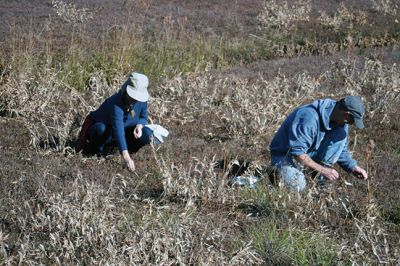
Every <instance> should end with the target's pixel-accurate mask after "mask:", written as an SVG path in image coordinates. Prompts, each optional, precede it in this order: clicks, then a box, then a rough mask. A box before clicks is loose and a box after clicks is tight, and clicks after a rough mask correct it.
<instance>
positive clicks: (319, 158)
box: [270, 96, 368, 191]
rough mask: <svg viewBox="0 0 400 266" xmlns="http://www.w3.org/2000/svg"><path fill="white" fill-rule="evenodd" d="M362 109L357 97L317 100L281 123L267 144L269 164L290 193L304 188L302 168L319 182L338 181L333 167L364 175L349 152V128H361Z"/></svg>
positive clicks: (361, 176)
mask: <svg viewBox="0 0 400 266" xmlns="http://www.w3.org/2000/svg"><path fill="white" fill-rule="evenodd" d="M363 116H364V106H363V103H362V101H361V98H360V97H358V96H346V97H345V98H343V99H341V100H339V101H336V100H332V99H321V100H316V101H314V102H312V103H310V104H307V105H304V106H301V107H299V108H297V109H296V110H294V111H293V112H292V113H291V114H290V115H289V116H288V117H287V118H286V119H285V121H284V122H283V124H282V125H281V127H280V128H279V130H278V132H277V133H276V135H275V136H274V138H273V139H272V142H271V144H270V153H271V161H272V165H273V166H275V167H276V169H277V172H278V175H279V176H280V178H281V181H283V183H284V184H285V185H287V186H288V187H289V189H290V190H295V191H302V190H304V189H305V187H306V178H305V176H304V173H303V170H304V168H308V169H310V170H311V171H313V173H315V174H317V173H318V174H319V176H320V180H321V182H324V181H325V180H326V179H329V180H331V181H334V180H337V179H338V178H339V174H338V172H337V171H336V170H335V169H333V165H334V164H335V163H338V164H339V165H340V166H341V168H342V169H344V170H345V171H347V172H349V173H352V174H353V175H355V176H356V177H358V178H360V179H367V178H368V175H367V172H366V171H365V170H364V169H363V168H361V167H359V166H358V165H357V162H356V161H355V160H354V159H352V157H351V154H350V153H349V151H348V128H349V126H348V125H352V124H354V125H355V126H356V127H357V128H363V127H364V123H363Z"/></svg>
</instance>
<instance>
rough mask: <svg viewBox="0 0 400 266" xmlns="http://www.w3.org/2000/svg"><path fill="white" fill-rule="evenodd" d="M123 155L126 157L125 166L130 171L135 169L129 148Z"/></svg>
mask: <svg viewBox="0 0 400 266" xmlns="http://www.w3.org/2000/svg"><path fill="white" fill-rule="evenodd" d="M122 157H123V158H124V162H125V166H126V167H127V168H128V170H129V171H131V172H134V171H135V163H134V162H133V160H132V159H131V157H130V156H129V152H128V151H127V150H125V151H123V152H122Z"/></svg>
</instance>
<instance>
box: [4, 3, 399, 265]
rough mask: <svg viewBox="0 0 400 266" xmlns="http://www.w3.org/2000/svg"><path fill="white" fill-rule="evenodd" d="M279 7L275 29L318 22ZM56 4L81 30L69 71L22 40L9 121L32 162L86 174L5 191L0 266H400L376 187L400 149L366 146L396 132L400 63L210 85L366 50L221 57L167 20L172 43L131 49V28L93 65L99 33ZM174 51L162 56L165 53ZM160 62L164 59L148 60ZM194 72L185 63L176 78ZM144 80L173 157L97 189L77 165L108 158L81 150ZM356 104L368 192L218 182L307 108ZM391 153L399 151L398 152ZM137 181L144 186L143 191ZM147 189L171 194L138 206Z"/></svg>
mask: <svg viewBox="0 0 400 266" xmlns="http://www.w3.org/2000/svg"><path fill="white" fill-rule="evenodd" d="M271 2H273V3H275V5H272V6H266V8H269V9H267V10H264V11H262V12H266V13H264V14H261V15H260V17H259V18H261V19H262V18H263V16H264V19H267V17H266V16H265V15H266V14H270V12H273V11H275V10H274V8H275V9H277V10H278V11H280V13H278V15H277V16H276V17H275V20H274V21H273V22H274V23H276V24H275V25H274V26H273V27H272V29H274V27H277V28H278V29H279V28H280V29H282V28H285V29H288V30H294V29H295V28H296V23H304V22H306V21H302V19H300V18H301V17H302V16H303V15H304V14H305V15H307V16H304V17H308V14H309V12H310V10H311V6H310V2H309V1H306V2H304V1H298V2H296V3H297V4H296V5H294V6H292V7H290V6H289V5H288V4H285V5H282V6H279V7H278V6H277V2H276V1H275V2H274V1H268V3H271ZM380 3H381V4H382V3H384V2H382V1H380ZM385 3H389V2H385ZM128 4H129V3H127V5H128ZM143 4H146V1H144V2H143ZM53 5H54V7H55V8H56V9H57V11H60V10H66V11H64V12H65V13H63V14H64V15H63V16H66V17H65V20H66V21H67V22H68V23H75V26H73V25H71V26H73V27H76V29H77V30H76V31H75V33H74V34H75V35H74V36H70V37H71V39H69V40H70V44H73V45H71V46H70V47H73V48H70V49H67V50H66V51H64V52H65V54H62V55H64V56H65V57H64V58H62V59H60V58H57V56H56V51H54V50H52V48H51V45H52V41H53V40H51V39H46V40H42V41H41V42H40V43H42V44H43V43H44V44H45V47H48V50H45V53H44V54H42V55H44V56H43V57H40V59H38V58H35V57H34V55H33V54H34V53H31V52H32V50H34V49H35V48H34V47H36V45H37V44H38V43H37V41H38V38H39V37H38V36H36V35H35V34H34V33H31V34H30V35H29V34H28V35H23V36H20V37H21V40H19V41H18V38H19V37H18V38H17V37H15V38H14V39H13V40H12V47H11V49H12V52H13V53H14V54H13V58H12V59H10V58H6V59H4V62H5V67H2V70H1V72H2V74H1V82H0V86H1V91H0V108H1V110H2V111H1V113H2V115H4V116H8V117H10V118H12V119H15V120H18V121H20V122H21V123H22V125H24V126H25V127H26V128H27V129H28V132H29V137H30V140H31V144H32V146H33V147H34V148H35V151H29V150H28V151H25V152H27V153H28V154H27V155H26V156H33V157H34V156H38V155H40V154H42V153H47V154H50V156H52V157H55V158H59V161H60V162H61V164H62V163H65V160H66V159H65V158H75V161H73V162H74V163H76V169H75V168H73V169H69V172H68V173H69V179H67V180H65V178H63V177H61V175H60V174H59V172H57V171H56V169H57V168H56V167H57V166H50V165H49V166H47V168H46V170H45V173H39V172H37V173H29V175H27V174H26V173H23V172H20V171H17V170H16V173H17V174H16V176H9V177H4V176H2V179H1V182H4V184H6V185H7V186H8V187H9V188H10V190H9V191H7V193H6V195H1V197H0V202H1V203H2V204H1V207H0V214H1V220H0V221H1V223H0V261H1V264H4V265H14V264H56V265H65V264H95V265H102V264H113V265H114V264H115V265H127V264H132V265H136V264H146V265H147V264H151V265H171V264H181V265H210V264H212V265H226V264H229V265H263V264H271V265H274V264H275V265H278V264H279V265H281V264H293V265H333V264H354V265H359V264H379V263H380V264H393V265H395V264H398V263H400V262H399V260H398V258H399V252H400V250H399V247H398V239H396V237H395V236H393V234H394V233H395V232H396V231H394V230H393V227H392V226H391V225H390V221H388V220H387V219H385V216H384V215H383V211H382V206H381V205H380V204H381V202H382V199H378V198H376V196H375V195H376V193H375V192H376V191H377V190H378V189H379V187H372V184H379V183H377V181H376V180H377V179H378V178H381V179H385V178H388V177H386V176H380V175H379V174H380V173H379V172H378V169H383V168H384V167H386V165H385V163H390V166H391V167H393V169H395V168H396V165H395V162H396V158H397V159H398V158H399V154H398V151H397V150H396V149H392V150H385V149H383V148H382V147H383V145H384V143H382V142H378V143H377V145H376V147H372V146H371V147H370V149H374V151H376V153H372V151H370V150H368V149H366V147H367V146H366V144H367V143H370V141H371V140H372V141H373V140H374V139H375V138H378V137H379V135H380V132H379V131H377V130H374V127H373V126H372V125H374V124H373V123H378V122H379V123H381V124H382V125H387V126H389V125H396V123H397V125H398V121H397V120H398V119H397V112H398V106H399V101H400V96H399V94H400V92H399V87H400V85H399V82H400V77H399V71H398V64H397V63H390V64H388V63H385V62H383V60H379V59H378V58H371V57H370V58H363V57H362V56H356V55H354V54H351V55H350V56H347V57H345V59H342V60H336V59H332V58H329V59H326V60H332V61H334V63H332V64H328V65H330V66H329V67H328V68H326V69H324V70H322V69H321V70H319V71H317V72H315V71H314V72H308V71H307V66H304V68H301V71H298V72H297V73H295V74H290V73H289V74H287V73H286V72H285V71H284V70H282V71H280V72H279V74H274V75H273V76H272V77H266V76H263V75H259V76H257V77H253V78H251V79H248V78H241V77H238V76H235V75H224V74H221V73H219V72H218V73H217V72H216V71H210V70H212V69H214V70H215V68H217V69H218V68H220V67H228V66H230V65H234V64H236V63H238V62H243V61H242V60H243V59H245V60H257V59H259V58H264V56H266V55H268V56H271V57H272V58H277V57H285V58H289V57H297V58H298V59H299V60H301V56H309V55H312V54H314V53H317V54H319V55H326V54H334V53H335V52H336V51H337V50H341V49H349V48H354V47H355V44H354V43H353V44H352V45H350V44H349V42H348V41H346V42H347V43H344V41H345V40H342V41H343V42H342V43H340V42H336V43H335V42H326V43H322V41H321V40H317V41H309V42H305V43H303V44H299V43H297V42H293V41H291V40H289V39H287V34H289V35H290V31H288V32H285V34H284V35H285V36H284V37H282V38H281V37H279V40H278V41H277V42H275V41H271V40H268V41H267V42H266V44H264V45H266V46H267V50H268V52H265V51H262V52H261V51H258V52H254V47H251V48H252V49H250V50H251V51H250V52H249V51H248V48H249V47H250V46H247V45H253V44H254V43H250V44H249V43H248V42H244V41H243V42H240V43H239V44H240V45H237V46H236V44H237V43H235V41H232V43H227V44H221V42H220V45H219V46H213V45H214V44H211V45H210V43H208V42H207V41H203V42H201V41H200V40H198V39H195V41H194V42H192V41H191V38H192V36H191V35H190V34H189V33H187V32H185V23H187V22H185V21H174V20H173V18H171V17H170V18H166V20H165V21H164V23H165V25H164V28H163V31H162V32H161V33H159V34H160V35H157V36H158V37H157V38H155V39H152V41H153V42H154V45H153V46H152V45H150V44H149V43H147V41H148V40H146V39H144V38H143V36H141V35H136V36H139V37H138V38H132V39H131V38H124V36H127V35H128V36H131V35H129V34H130V33H131V32H129V31H128V30H129V28H128V27H122V29H120V30H118V29H115V28H112V29H109V30H108V31H107V32H106V33H104V34H105V35H104V36H105V38H104V39H105V41H104V42H103V43H102V44H101V47H102V49H103V50H102V51H101V53H98V54H95V57H85V54H86V52H87V50H85V49H83V48H82V47H83V45H82V44H84V39H83V38H82V39H79V38H77V37H79V31H80V30H82V31H83V29H84V25H81V24H84V21H85V19H90V18H89V17H87V16H89V15H87V14H88V13H87V12H86V11H85V10H80V9H79V8H77V7H76V6H73V5H66V4H65V3H64V2H63V1H53ZM298 7H301V8H298ZM282 8H285V10H281V9H282ZM60 12H61V11H60ZM299 12H300V13H299ZM68 14H70V15H68ZM279 14H280V15H279ZM320 14H321V13H320ZM283 15H285V16H283ZM389 15H390V14H389ZM60 16H61V15H60ZM82 16H83V17H82ZM326 16H328V15H326ZM326 16H325V17H324V19H323V20H322V22H321V23H327V24H325V25H324V26H328V27H333V28H334V29H339V30H340V29H342V28H343V27H342V26H343V24H342V23H344V24H346V23H353V22H354V21H357V20H358V19H359V18H363V17H364V15H363V13H361V12H360V13H358V12H355V11H351V12H350V11H349V9H346V7H344V6H343V7H342V8H341V9H340V10H339V11H338V13H337V15H335V16H334V17H329V18H328V17H326ZM81 17H82V18H81ZM304 17H303V18H304ZM68 18H69V20H68ZM278 18H280V19H282V21H278ZM299 20H301V21H299ZM71 21H74V22H71ZM361 22H363V20H360V21H359V23H360V24H362V23H361ZM357 23H358V22H357ZM337 25H338V26H337ZM335 27H336V28H335ZM341 27H342V28H341ZM177 28H178V30H177ZM78 29H79V30H78ZM352 29H354V27H353V28H352ZM267 30H270V29H267ZM346 30H350V28H349V27H347V28H346ZM48 33H49V35H48V36H51V32H50V31H49V32H48ZM72 37H73V38H72ZM49 38H50V37H49ZM257 38H261V37H259V36H258V37H257ZM371 38H372V37H371ZM374 38H375V37H374ZM376 38H377V39H376V40H375V41H376V42H375V43H374V44H368V45H370V46H368V45H366V46H367V47H371V46H374V45H375V44H376V43H385V42H386V39H385V38H389V37H382V39H379V38H378V37H376ZM390 38H394V41H393V42H386V44H387V45H389V44H393V43H396V42H397V43H398V39H395V36H394V37H393V36H392V37H390ZM176 39H178V41H175V40H176ZM24 40H25V41H24ZM363 40H365V39H363ZM163 41H165V43H163V45H164V46H163V45H162V44H160V42H163ZM255 43H256V42H255ZM371 43H372V42H371ZM194 44H197V45H198V46H196V45H194ZM242 44H243V46H241V45H242ZM80 45H82V46H80ZM269 45H270V46H269ZM266 46H262V47H261V46H259V47H256V48H257V49H258V48H259V49H260V50H262V49H264V48H265V47H266ZM149 47H150V48H152V49H150V50H146V49H147V48H149ZM232 47H233V48H232ZM137 49H139V51H144V50H146V51H147V55H146V56H145V57H143V58H140V57H138V54H137V52H136V51H137ZM257 49H255V50H257ZM394 49H396V47H395V48H394ZM316 50H318V51H319V52H315V51H316ZM349 53H351V51H349ZM106 54H109V55H110V56H106ZM215 54H216V56H215ZM249 54H250V56H248V55H249ZM392 54H393V53H392ZM81 57H82V58H81ZM182 58H183V59H184V60H183V63H181V62H179V63H178V59H179V60H182ZM249 58H250V59H249ZM354 58H356V59H354ZM89 59H90V60H89ZM2 60H3V59H2ZM91 60H93V61H91ZM85 61H86V62H85ZM60 62H62V63H63V64H59V63H60ZM64 63H65V64H64ZM136 69H141V70H143V71H144V72H145V73H151V75H153V77H154V76H156V75H157V76H158V79H152V80H155V81H153V83H152V84H151V88H150V91H151V94H152V98H151V101H150V113H151V116H152V119H153V120H154V121H155V122H157V123H160V124H162V125H165V126H166V127H167V128H169V129H171V131H172V132H173V133H176V134H175V136H174V134H172V136H171V140H174V141H175V142H174V143H173V144H171V145H170V146H167V147H171V149H170V150H163V149H158V148H157V147H156V146H152V147H150V148H149V149H148V150H147V152H149V153H150V154H151V155H149V157H151V158H152V159H153V163H154V165H151V166H149V168H150V169H151V171H153V172H151V173H146V174H143V176H136V177H135V178H136V179H135V178H133V177H132V176H128V175H124V174H121V173H117V172H119V170H118V169H119V168H117V167H116V166H114V168H112V171H115V172H116V173H115V174H112V175H110V176H109V179H107V176H106V177H103V179H101V178H100V177H98V178H89V177H88V176H85V174H84V173H86V174H87V172H85V171H84V170H85V169H83V168H80V167H85V166H86V165H85V164H80V162H81V161H85V160H94V161H95V162H97V161H96V160H97V159H88V158H82V157H79V156H80V155H77V154H75V152H74V151H73V144H74V141H75V140H76V138H77V134H78V130H79V127H80V125H81V122H82V120H83V118H84V116H85V115H86V114H87V113H88V112H89V111H91V110H93V109H94V108H96V107H97V106H98V105H99V104H100V103H101V101H102V100H103V99H104V98H106V97H107V96H109V95H111V94H112V93H114V92H115V91H117V89H118V86H119V84H121V83H122V82H123V80H124V79H125V74H127V73H128V72H129V71H131V70H136ZM128 70H129V71H128ZM6 73H7V74H6ZM167 73H168V74H167ZM75 81H76V82H75ZM346 94H359V95H361V96H363V99H364V100H365V102H366V108H367V114H368V115H367V117H366V120H367V121H368V122H370V123H371V124H372V125H371V127H369V128H368V130H369V132H368V133H369V134H368V135H367V134H361V133H359V134H358V133H357V134H353V135H352V142H351V146H350V147H351V151H352V152H354V156H355V157H356V158H357V159H358V160H359V162H360V163H361V164H363V165H367V166H368V171H369V174H370V177H371V186H368V184H369V183H368V184H367V183H363V182H359V181H357V180H354V179H351V178H350V177H349V176H347V175H346V174H344V173H343V180H341V181H340V182H338V183H337V184H335V185H336V187H335V189H330V190H327V191H321V190H320V189H319V187H318V186H316V185H314V184H313V183H312V182H309V189H308V190H307V192H305V193H303V194H296V193H289V192H288V191H287V190H286V189H285V188H284V187H282V186H276V187H275V186H272V185H271V184H270V183H269V180H268V177H267V176H262V182H261V183H260V185H259V186H258V187H257V188H256V189H255V190H252V189H247V188H231V187H229V186H227V183H228V181H229V179H228V176H227V175H228V172H229V171H228V170H229V169H224V170H222V171H221V170H218V169H216V168H215V161H216V160H217V159H220V158H218V157H216V156H217V155H218V156H222V155H227V157H228V156H229V157H236V156H238V155H237V154H234V152H237V153H238V154H246V153H243V152H241V151H240V150H238V149H237V146H235V143H239V144H240V145H241V144H243V143H245V144H246V145H243V146H240V149H243V150H244V149H252V150H254V149H258V150H261V149H263V150H266V149H267V143H268V142H269V141H270V139H271V138H272V136H273V134H274V132H275V130H276V129H277V127H278V126H279V124H280V123H281V122H282V120H283V119H284V118H285V116H286V115H287V114H288V113H289V112H290V111H291V110H293V109H294V108H295V107H296V106H298V105H299V104H302V103H306V102H309V101H311V100H313V99H315V98H322V97H335V98H338V97H340V96H343V95H346ZM179 134H181V135H183V136H184V137H188V138H189V139H190V140H189V141H188V142H183V144H184V145H186V146H185V147H183V148H182V147H179V146H178V145H176V146H174V144H176V143H180V141H182V139H183V137H181V138H179ZM195 138H196V139H201V140H204V142H205V143H206V145H209V146H212V145H216V146H217V145H219V146H218V147H221V146H222V147H224V148H225V149H226V150H227V151H222V150H215V151H214V150H213V151H212V152H211V153H209V154H206V156H204V153H203V154H201V155H197V154H191V156H186V155H185V154H186V153H185V152H186V150H187V149H192V148H194V145H192V143H191V142H190V141H194V139H195ZM391 141H392V142H394V144H395V145H396V141H399V140H398V138H397V139H396V138H394V139H393V140H391ZM397 144H398V143H397ZM166 145H169V144H168V141H167V143H166ZM231 146H232V147H233V148H231ZM255 147H256V148H255ZM225 152H228V153H230V154H224V153H225ZM232 153H233V154H232ZM377 154H383V155H384V156H390V157H391V160H385V162H382V160H381V159H380V158H378V156H377ZM65 155H68V156H65ZM253 157H254V158H256V157H261V155H260V156H259V155H258V154H253ZM257 159H258V161H255V162H253V167H257V166H264V165H265V164H267V163H268V155H263V157H262V158H257ZM100 160H101V159H99V161H100ZM138 160H140V159H138ZM230 163H231V164H233V163H234V162H233V161H232V160H231V161H230ZM82 165H83V166H82ZM99 165H100V163H99ZM109 165H112V163H110V164H109ZM51 167H54V168H51ZM118 167H119V166H118ZM228 168H229V167H228ZM386 170H387V169H386ZM387 171H389V170H387ZM107 173H108V172H107ZM107 173H104V175H106V174H107ZM102 174H103V173H102ZM247 174H251V171H249V172H248V173H247ZM27 176H28V177H31V176H33V177H34V178H32V180H30V179H29V178H28V177H27ZM393 178H396V177H393ZM137 179H139V180H140V182H139V183H135V182H136V181H138V180H137ZM100 180H107V181H105V182H104V181H103V183H102V182H101V181H100ZM150 181H152V182H158V186H157V187H152V186H151V185H149V186H151V187H150V189H159V188H160V187H161V193H160V195H158V196H151V195H150V196H148V195H146V194H141V193H140V186H142V185H143V186H145V185H146V183H147V182H150ZM32 182H35V184H33V185H32Z"/></svg>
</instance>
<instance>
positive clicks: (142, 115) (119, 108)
mask: <svg viewBox="0 0 400 266" xmlns="http://www.w3.org/2000/svg"><path fill="white" fill-rule="evenodd" d="M131 109H132V110H133V111H134V112H135V115H134V117H132V116H131V115H130V113H129V112H128V110H126V109H125V108H124V106H123V104H122V99H121V94H120V93H119V92H118V93H116V94H114V95H112V96H111V97H109V98H107V99H106V100H105V101H104V102H103V103H102V104H101V105H100V107H99V108H98V109H97V110H96V111H93V112H91V113H90V117H91V118H92V119H93V120H94V121H96V122H103V123H104V124H106V125H109V126H111V128H112V135H113V138H114V139H115V140H116V142H117V145H118V149H119V151H120V152H122V151H124V150H127V149H128V147H127V144H126V139H125V128H126V127H134V126H136V125H137V124H142V125H143V126H144V125H147V102H135V103H134V104H133V105H132V106H131Z"/></svg>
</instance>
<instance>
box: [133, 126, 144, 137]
mask: <svg viewBox="0 0 400 266" xmlns="http://www.w3.org/2000/svg"><path fill="white" fill-rule="evenodd" d="M142 129H143V125H142V124H137V125H136V127H135V130H133V136H134V137H135V138H136V139H139V138H140V137H141V136H142Z"/></svg>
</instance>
